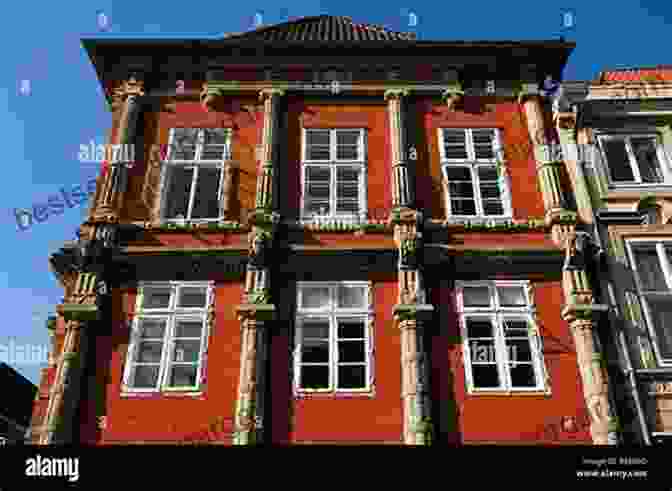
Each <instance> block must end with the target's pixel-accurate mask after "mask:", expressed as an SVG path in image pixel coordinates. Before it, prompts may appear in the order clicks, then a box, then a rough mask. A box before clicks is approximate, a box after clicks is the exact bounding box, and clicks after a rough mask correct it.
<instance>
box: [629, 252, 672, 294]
mask: <svg viewBox="0 0 672 491" xmlns="http://www.w3.org/2000/svg"><path fill="white" fill-rule="evenodd" d="M633 254H634V256H635V264H636V268H637V274H638V275H639V279H640V281H641V282H642V288H643V289H644V290H645V291H667V290H668V288H667V283H665V277H664V276H663V270H662V268H661V266H660V260H659V258H658V252H657V251H656V249H655V248H653V247H637V248H636V249H634V250H633Z"/></svg>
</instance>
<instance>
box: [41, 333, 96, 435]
mask: <svg viewBox="0 0 672 491" xmlns="http://www.w3.org/2000/svg"><path fill="white" fill-rule="evenodd" d="M84 327H85V324H84V323H82V322H80V321H70V322H68V323H67V324H66V331H65V340H64V343H63V350H62V352H61V353H62V354H61V356H60V360H59V361H58V365H57V369H56V377H55V380H54V383H53V385H52V388H51V391H50V394H49V405H48V406H47V413H46V415H45V419H44V426H43V431H42V434H41V436H40V440H39V444H41V445H50V444H54V443H71V439H72V431H73V425H74V424H76V422H74V421H72V416H73V412H74V410H75V409H76V404H77V399H78V397H75V396H76V395H77V394H74V393H73V390H71V389H73V388H74V389H78V388H79V384H78V383H77V380H75V379H76V377H77V375H81V371H82V370H83V369H84V360H85V357H86V344H87V343H86V333H85V329H84ZM73 385H74V386H75V387H73ZM57 432H58V433H57ZM58 437H60V438H58ZM58 440H60V441H58Z"/></svg>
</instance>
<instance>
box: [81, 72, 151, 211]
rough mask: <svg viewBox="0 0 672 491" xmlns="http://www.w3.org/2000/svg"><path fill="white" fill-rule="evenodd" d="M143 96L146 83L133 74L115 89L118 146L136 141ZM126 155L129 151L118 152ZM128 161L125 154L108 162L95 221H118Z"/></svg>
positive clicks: (98, 196) (126, 177)
mask: <svg viewBox="0 0 672 491" xmlns="http://www.w3.org/2000/svg"><path fill="white" fill-rule="evenodd" d="M143 95H144V89H143V82H142V81H139V80H137V79H136V78H135V77H131V78H130V79H129V80H128V81H126V82H124V83H123V84H122V86H121V87H120V88H119V89H117V90H116V91H115V94H114V96H113V97H114V101H113V103H112V108H113V110H115V112H116V111H120V112H121V114H120V116H119V126H118V129H117V135H116V138H115V140H116V141H115V143H114V144H115V145H129V144H132V143H133V141H134V140H135V130H136V126H137V118H138V111H139V108H140V104H139V101H138V97H140V96H143ZM118 153H119V154H120V155H122V156H123V155H125V154H126V152H124V151H122V152H118ZM128 164H129V162H125V161H124V159H123V157H121V158H120V159H116V158H115V159H113V160H112V161H111V162H109V165H108V169H107V172H105V173H104V176H103V179H102V184H101V187H100V189H99V190H98V193H97V194H96V202H95V205H94V210H93V213H92V214H93V216H94V219H96V220H105V221H117V220H118V219H119V213H120V212H121V208H122V206H123V199H124V192H125V191H126V186H127V181H128Z"/></svg>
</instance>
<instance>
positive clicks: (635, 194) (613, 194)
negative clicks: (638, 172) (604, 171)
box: [604, 184, 672, 200]
mask: <svg viewBox="0 0 672 491" xmlns="http://www.w3.org/2000/svg"><path fill="white" fill-rule="evenodd" d="M643 190H646V191H647V192H650V193H653V194H655V195H656V197H660V198H672V184H654V185H651V184H641V185H635V186H632V185H628V186H614V185H613V184H612V185H610V186H609V190H608V191H607V194H606V195H605V196H604V199H637V200H639V199H641V198H642V197H643V196H642V191H643Z"/></svg>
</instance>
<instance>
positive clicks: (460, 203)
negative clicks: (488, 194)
mask: <svg viewBox="0 0 672 491" xmlns="http://www.w3.org/2000/svg"><path fill="white" fill-rule="evenodd" d="M450 212H451V214H453V215H465V216H473V215H476V202H475V201H474V200H468V199H451V200H450Z"/></svg>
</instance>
